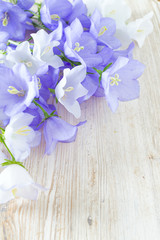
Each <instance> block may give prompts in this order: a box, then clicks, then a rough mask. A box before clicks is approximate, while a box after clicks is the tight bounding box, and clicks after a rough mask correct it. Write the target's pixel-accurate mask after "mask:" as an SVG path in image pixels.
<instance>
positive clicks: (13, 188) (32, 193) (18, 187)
mask: <svg viewBox="0 0 160 240" xmlns="http://www.w3.org/2000/svg"><path fill="white" fill-rule="evenodd" d="M38 190H46V189H45V188H43V187H42V186H40V185H39V184H36V183H35V182H34V181H33V179H32V178H31V176H30V175H29V173H28V171H26V170H25V168H23V167H21V166H19V165H16V164H12V165H9V166H8V167H6V168H5V169H4V170H3V171H2V172H1V173H0V204H3V203H6V202H8V201H10V200H12V199H14V198H18V197H22V198H26V199H29V200H36V199H37V197H38Z"/></svg>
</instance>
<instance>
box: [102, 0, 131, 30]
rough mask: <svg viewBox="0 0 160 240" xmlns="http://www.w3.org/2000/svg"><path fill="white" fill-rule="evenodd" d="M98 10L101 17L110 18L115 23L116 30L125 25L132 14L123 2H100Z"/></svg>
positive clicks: (119, 0)
mask: <svg viewBox="0 0 160 240" xmlns="http://www.w3.org/2000/svg"><path fill="white" fill-rule="evenodd" d="M99 8H100V12H101V14H102V16H103V17H110V18H113V19H114V20H115V21H116V28H117V29H119V28H120V29H121V27H122V26H124V25H125V24H126V22H127V20H128V19H129V18H130V17H131V13H132V12H131V8H130V7H129V6H128V5H127V4H126V3H125V1H124V0H118V1H117V0H112V1H102V3H101V4H100V6H99Z"/></svg>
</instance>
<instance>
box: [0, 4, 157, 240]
mask: <svg viewBox="0 0 160 240" xmlns="http://www.w3.org/2000/svg"><path fill="white" fill-rule="evenodd" d="M128 2H129V4H130V6H131V8H132V11H133V17H141V16H143V15H144V14H146V13H147V12H149V11H151V10H153V11H154V18H153V23H154V32H153V34H152V35H150V36H149V37H148V38H147V40H146V42H145V45H144V46H143V48H142V49H138V47H137V48H136V51H135V54H134V55H135V58H136V59H139V60H140V61H141V62H143V63H144V64H145V65H146V70H145V72H144V75H143V76H142V77H141V78H140V85H141V97H140V99H139V100H135V101H133V102H128V103H121V104H120V107H119V109H118V111H117V112H116V113H115V114H113V113H112V112H111V111H110V110H109V109H108V107H107V104H106V102H105V99H103V98H101V99H98V98H92V99H91V100H89V101H88V102H86V103H83V104H82V117H81V120H85V119H87V124H85V125H84V126H82V127H80V128H79V132H78V136H77V139H76V142H75V143H71V144H58V146H57V148H56V151H55V153H54V154H53V155H52V156H50V157H47V156H43V152H44V145H43V144H42V145H41V147H40V148H39V149H35V150H33V152H32V155H31V157H30V159H29V160H27V161H26V166H27V168H28V169H29V172H30V174H31V175H32V176H33V178H34V179H35V181H37V182H38V183H40V184H42V185H44V186H46V187H48V188H49V191H48V192H46V193H42V194H40V196H39V199H38V201H37V202H32V201H25V200H21V199H17V200H14V201H12V202H10V203H9V204H6V205H1V206H0V240H159V239H160V66H159V63H160V5H158V4H157V3H156V1H151V0H141V1H139V0H134V1H128ZM59 112H60V114H61V115H62V116H63V117H64V118H65V119H66V120H68V121H69V122H71V123H75V120H74V119H73V118H72V117H71V116H69V114H67V113H66V112H64V111H63V108H59Z"/></svg>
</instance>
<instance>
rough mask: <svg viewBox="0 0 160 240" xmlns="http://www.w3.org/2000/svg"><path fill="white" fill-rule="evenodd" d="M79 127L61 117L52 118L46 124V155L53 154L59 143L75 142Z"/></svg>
mask: <svg viewBox="0 0 160 240" xmlns="http://www.w3.org/2000/svg"><path fill="white" fill-rule="evenodd" d="M77 130H78V127H77V126H72V125H71V124H69V123H67V122H65V121H64V120H63V119H61V118H59V117H50V118H48V119H47V120H46V121H45V122H44V131H43V132H44V137H45V142H46V154H51V153H52V152H53V150H54V149H55V147H56V144H57V143H58V142H64V143H68V142H73V141H75V138H76V134H77Z"/></svg>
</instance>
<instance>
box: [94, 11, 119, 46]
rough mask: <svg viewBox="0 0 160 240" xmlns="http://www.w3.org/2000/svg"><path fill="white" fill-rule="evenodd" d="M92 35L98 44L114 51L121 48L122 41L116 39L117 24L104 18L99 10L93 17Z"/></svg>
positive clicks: (110, 19)
mask: <svg viewBox="0 0 160 240" xmlns="http://www.w3.org/2000/svg"><path fill="white" fill-rule="evenodd" d="M90 33H92V34H93V35H94V37H95V38H96V39H97V41H98V43H99V44H101V45H104V44H105V45H107V46H109V47H110V48H112V49H116V48H119V47H120V46H121V43H120V41H119V40H118V39H117V38H115V37H114V34H115V33H116V23H115V21H114V20H113V19H112V18H102V17H101V14H100V12H99V11H98V10H95V11H94V13H93V15H92V17H91V28H90Z"/></svg>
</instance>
